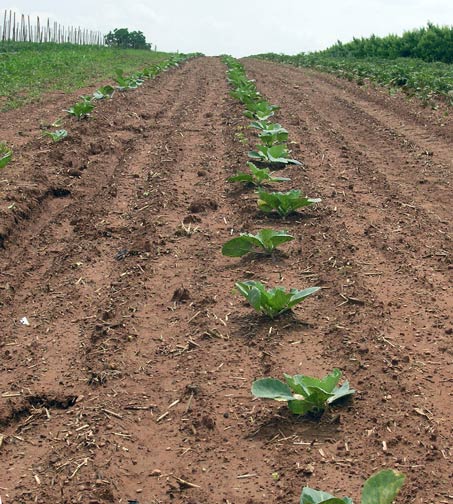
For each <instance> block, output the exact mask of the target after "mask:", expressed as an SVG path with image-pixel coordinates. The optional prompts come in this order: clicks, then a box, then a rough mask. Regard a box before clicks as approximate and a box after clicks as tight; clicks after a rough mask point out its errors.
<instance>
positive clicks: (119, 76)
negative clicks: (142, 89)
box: [113, 69, 143, 91]
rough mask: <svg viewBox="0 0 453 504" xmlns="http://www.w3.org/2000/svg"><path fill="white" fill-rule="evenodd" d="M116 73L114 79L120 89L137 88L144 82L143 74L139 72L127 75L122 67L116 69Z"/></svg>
mask: <svg viewBox="0 0 453 504" xmlns="http://www.w3.org/2000/svg"><path fill="white" fill-rule="evenodd" d="M115 74H116V77H114V78H113V80H114V81H115V82H116V83H117V84H118V89H119V90H120V91H124V90H125V89H137V88H138V87H139V86H141V85H142V84H143V79H142V76H141V75H139V74H137V75H135V76H134V75H131V76H127V75H124V72H123V70H121V69H117V70H115Z"/></svg>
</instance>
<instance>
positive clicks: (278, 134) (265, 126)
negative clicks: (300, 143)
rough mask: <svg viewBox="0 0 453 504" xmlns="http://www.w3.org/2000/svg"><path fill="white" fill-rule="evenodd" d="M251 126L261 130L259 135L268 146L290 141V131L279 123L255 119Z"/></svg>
mask: <svg viewBox="0 0 453 504" xmlns="http://www.w3.org/2000/svg"><path fill="white" fill-rule="evenodd" d="M250 126H252V127H253V128H257V129H259V130H260V133H259V134H258V136H259V138H260V139H261V141H262V142H263V145H265V146H266V147H272V146H273V145H276V144H282V143H285V142H287V141H288V131H287V130H286V129H285V128H283V127H282V126H281V125H280V124H278V123H267V122H265V121H254V122H252V123H251V124H250Z"/></svg>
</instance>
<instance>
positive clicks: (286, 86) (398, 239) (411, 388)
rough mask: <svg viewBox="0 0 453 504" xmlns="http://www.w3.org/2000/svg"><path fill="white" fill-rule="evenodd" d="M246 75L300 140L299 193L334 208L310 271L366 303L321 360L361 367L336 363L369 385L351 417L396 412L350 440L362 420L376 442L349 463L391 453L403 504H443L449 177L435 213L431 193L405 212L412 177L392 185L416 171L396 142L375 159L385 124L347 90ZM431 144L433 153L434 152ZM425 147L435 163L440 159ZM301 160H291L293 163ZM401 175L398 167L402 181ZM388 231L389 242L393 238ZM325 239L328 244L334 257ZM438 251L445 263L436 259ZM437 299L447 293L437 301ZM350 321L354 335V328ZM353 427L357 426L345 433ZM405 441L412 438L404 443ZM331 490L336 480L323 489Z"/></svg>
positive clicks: (252, 64) (289, 73) (256, 67)
mask: <svg viewBox="0 0 453 504" xmlns="http://www.w3.org/2000/svg"><path fill="white" fill-rule="evenodd" d="M246 68H247V70H248V71H249V76H250V77H251V78H256V79H257V82H258V83H259V89H260V90H261V91H262V92H263V94H264V95H265V96H267V97H268V98H269V99H270V100H271V101H272V102H275V103H279V104H280V105H281V106H282V112H280V114H279V118H280V122H282V123H283V124H285V125H287V126H289V127H290V126H291V125H292V126H293V128H291V129H290V134H292V138H293V139H294V140H297V141H299V142H300V144H299V145H297V144H296V147H298V148H300V150H301V152H302V154H301V156H300V157H301V159H303V160H305V161H306V168H305V170H304V171H303V172H302V173H301V174H300V175H301V176H300V177H298V179H299V181H301V182H302V183H301V186H302V187H304V188H307V189H306V190H307V193H309V194H310V195H311V194H313V193H315V194H313V195H317V194H316V192H318V191H319V192H320V193H321V195H322V196H323V199H324V203H323V206H324V205H325V206H327V207H330V216H329V219H328V221H325V227H324V230H323V235H322V236H323V240H324V243H325V245H324V247H327V248H328V249H330V251H328V252H327V255H326V254H322V255H324V256H325V257H324V259H321V260H320V261H319V260H318V268H319V264H320V263H321V264H325V265H326V266H328V267H330V268H331V267H332V266H333V267H335V268H338V269H339V273H343V275H344V277H343V281H342V280H341V277H338V276H337V278H336V279H335V281H332V282H331V285H336V286H338V285H342V284H343V292H344V294H345V295H346V296H351V297H354V298H358V299H360V300H362V301H365V307H364V308H362V307H360V306H358V307H356V306H354V305H351V304H346V305H345V306H347V307H349V310H350V313H349V314H344V315H343V317H340V318H339V319H338V322H337V323H336V326H335V324H333V321H332V326H333V327H332V326H331V327H330V330H329V329H328V328H326V329H327V330H326V333H325V334H326V337H325V338H324V340H325V343H327V344H328V345H329V346H330V349H329V350H328V351H327V353H328V354H330V357H331V358H332V357H334V356H335V355H337V363H338V358H339V357H340V356H341V355H342V354H344V352H345V350H346V351H347V353H348V354H349V355H350V357H351V360H355V361H357V362H358V363H360V365H359V366H358V369H357V365H352V366H351V362H344V365H343V367H342V369H346V370H348V371H349V372H353V373H354V374H355V375H356V378H355V379H353V380H352V381H353V383H357V384H367V387H366V388H367V391H365V390H363V391H362V394H361V397H359V398H358V400H361V401H363V402H362V404H361V405H360V410H357V412H356V414H357V415H360V416H361V415H363V413H364V411H362V408H364V409H365V411H368V412H372V411H379V410H380V409H382V403H383V402H384V404H385V405H386V410H387V411H388V410H390V411H391V412H392V413H391V418H392V421H393V422H394V425H393V427H394V432H393V431H392V429H391V431H392V433H391V434H389V433H386V431H385V425H387V427H389V426H390V425H392V423H391V422H390V421H389V418H387V417H386V418H385V419H384V418H382V419H379V416H377V418H374V419H372V418H370V417H369V416H368V418H365V419H363V418H362V424H359V425H355V428H356V429H357V430H356V432H357V431H360V430H364V429H363V427H362V425H363V424H366V423H367V420H368V422H369V421H370V420H373V423H374V424H375V425H373V428H372V429H371V431H372V432H371V438H372V439H365V440H362V443H363V446H362V447H357V448H358V449H359V453H353V455H354V456H353V458H354V459H355V460H358V461H360V462H359V463H358V464H357V466H359V467H362V459H363V458H364V457H367V458H369V457H370V454H373V455H372V456H371V457H372V459H373V458H374V457H375V456H376V455H375V452H376V444H377V445H378V449H380V452H381V453H378V454H377V457H378V458H377V460H387V462H386V463H387V464H388V463H389V462H388V461H389V460H390V458H389V455H393V457H394V460H393V462H392V463H391V465H392V466H395V465H396V466H398V465H401V468H402V469H403V470H404V472H406V473H407V474H408V475H409V476H410V482H409V485H407V488H406V490H405V494H406V499H407V502H427V501H430V499H432V497H430V495H432V493H431V494H430V491H432V487H434V489H435V490H434V494H435V495H436V497H437V498H440V497H443V498H446V496H447V495H448V491H447V487H448V483H447V481H446V480H445V481H442V478H441V477H439V478H433V476H434V475H440V474H442V473H445V469H446V465H447V460H448V457H449V446H448V442H447V440H448V436H449V435H451V432H450V427H449V423H448V418H449V416H450V414H451V412H450V408H449V406H448V405H449V392H448V387H446V384H448V381H449V376H450V374H449V372H448V367H449V365H450V364H451V358H450V354H449V351H448V339H449V338H448V334H449V333H450V331H451V320H450V314H451V296H448V294H449V293H450V292H451V282H450V280H451V277H450V273H449V271H450V265H449V262H448V261H449V259H448V257H449V256H448V254H449V252H450V249H451V241H450V234H449V233H451V229H450V226H449V221H448V220H447V221H445V220H442V219H439V218H438V215H442V212H444V213H445V212H446V209H447V206H445V201H443V200H442V197H441V196H442V192H443V191H446V190H447V189H446V187H448V184H449V179H448V178H447V179H446V180H445V181H444V182H443V183H442V181H441V180H440V179H439V181H438V184H439V185H441V187H440V189H439V191H438V192H439V193H440V195H441V196H440V197H439V198H438V199H437V201H438V203H437V206H434V205H435V203H434V202H436V193H435V192H434V189H436V188H437V186H433V192H432V193H431V194H430V201H431V204H430V205H429V206H428V209H426V208H424V206H425V205H423V204H422V201H421V198H420V199H419V201H417V206H416V207H415V206H414V205H411V203H413V200H409V201H408V194H407V192H408V191H407V190H406V188H407V187H408V186H410V184H409V183H407V178H408V177H409V178H410V177H412V178H413V175H412V174H407V172H406V175H405V177H406V180H405V181H404V180H403V182H405V183H404V184H402V183H399V180H397V179H396V178H395V177H394V176H393V174H394V173H396V171H395V169H396V168H397V167H398V166H403V167H404V165H405V162H407V160H408V158H409V161H410V162H412V160H411V157H412V155H411V151H410V150H407V149H405V147H404V145H403V146H401V148H400V149H399V150H398V149H397V146H395V145H393V146H394V149H395V151H393V152H392V161H393V163H391V164H390V166H388V165H387V163H386V162H384V161H383V157H382V155H381V154H380V152H379V151H380V150H384V151H388V148H387V147H386V146H385V145H384V142H385V139H384V138H383V135H382V134H381V132H385V131H390V132H391V127H389V126H388V125H385V123H384V124H382V125H381V127H380V128H379V131H377V132H376V134H375V135H374V136H373V128H374V126H375V125H376V122H375V120H374V119H373V120H371V121H370V120H368V118H367V115H366V112H363V111H360V113H356V109H357V105H356V104H355V103H352V104H351V103H348V102H347V99H348V98H345V94H344V93H343V92H341V96H340V97H338V95H336V94H334V93H332V92H331V91H330V92H329V91H327V90H326V89H324V88H323V86H322V83H321V84H320V85H319V86H318V82H317V80H316V76H315V75H314V74H313V73H310V74H309V75H308V77H307V76H306V75H305V74H304V73H303V72H302V71H300V70H295V69H287V68H286V67H282V69H280V67H279V70H278V72H275V67H274V66H273V65H271V64H267V63H265V62H258V61H249V62H247V63H246ZM321 80H322V79H321ZM313 88H316V89H319V90H320V92H319V95H318V94H317V93H308V92H307V90H309V89H313ZM289 110H291V112H288V111H289ZM285 118H286V119H285ZM348 124H349V125H352V124H354V125H355V127H354V128H352V127H348V126H347V125H348ZM390 137H391V135H390ZM391 141H392V140H391V138H390V139H389V143H390V142H391ZM359 142H360V143H362V145H361V146H360V148H358V143H359ZM411 142H412V141H411ZM412 143H415V142H412ZM440 143H442V142H440ZM363 144H366V145H363ZM434 145H436V142H434ZM427 147H428V148H429V149H431V145H430V144H428V145H427ZM298 150H299V149H298ZM433 150H434V156H435V157H436V158H437V157H441V156H437V151H436V150H435V149H433ZM297 154H298V152H297V151H296V158H297ZM441 155H442V152H441ZM397 162H398V163H399V164H396V163H397ZM444 168H445V165H444ZM418 169H419V170H423V169H424V166H423V163H419V164H418ZM389 172H390V176H389ZM404 173H405V172H404V170H402V172H401V175H399V176H400V177H401V179H403V174H404ZM308 188H311V192H310V191H309V189H308ZM410 197H411V198H413V197H414V195H413V194H410ZM395 200H396V201H395ZM398 202H399V203H398ZM431 205H432V207H431ZM432 208H434V211H431V209H432ZM398 228H399V229H398ZM395 229H397V232H398V234H397V235H396V236H395V234H394V233H392V230H395ZM318 236H319V234H318ZM329 242H333V245H334V247H333V249H334V250H332V247H331V246H330V243H329ZM434 251H439V252H442V255H440V254H439V255H438V256H436V254H435V253H434ZM317 252H321V251H320V250H319V249H318V250H317ZM321 253H322V252H321ZM329 254H330V257H329ZM333 262H334V264H332V263H333ZM345 277H346V278H345ZM438 291H440V292H443V293H445V295H443V296H438V295H436V292H438ZM348 292H349V294H348ZM351 292H352V293H353V294H352V295H351ZM424 299H426V300H429V304H428V305H427V304H426V303H423V300H424ZM340 302H341V299H340ZM337 304H340V303H337ZM335 311H337V312H338V309H335ZM365 313H366V315H365ZM358 314H359V315H358ZM345 315H346V318H344V317H345ZM363 315H365V316H363ZM356 318H358V320H354V319H356ZM342 319H343V320H342ZM357 322H359V327H360V331H358V332H357V331H356V330H354V329H353V328H351V325H355V324H356V323H357ZM338 327H339V328H340V329H341V328H343V329H344V328H347V332H348V336H346V342H345V340H344V339H343V340H335V341H332V340H331V339H330V338H328V336H327V335H328V334H329V333H333V334H336V333H338V332H339V333H340V334H341V333H342V332H343V331H342V330H340V331H339V330H338ZM351 329H352V330H351ZM354 333H356V334H354ZM367 333H368V334H367ZM335 343H336V344H335ZM345 347H346V348H345ZM373 347H374V348H376V349H377V348H379V353H377V354H374V353H373V352H372V350H371V348H373ZM340 358H341V357H340ZM354 367H356V369H354ZM361 367H366V368H367V369H366V371H365V372H363V371H361V370H360V368H361ZM383 373H385V374H383ZM385 375H388V378H385ZM370 377H371V378H370ZM376 377H378V380H376ZM382 378H385V379H384V380H382ZM392 381H393V383H392ZM373 389H374V390H375V391H377V390H379V389H380V390H381V391H382V395H380V394H379V397H375V398H373V397H370V396H371V394H372V391H373ZM384 391H386V392H384ZM389 391H390V392H389ZM383 398H384V401H383ZM386 398H387V399H386ZM355 402H357V400H356V401H355ZM415 408H417V409H418V410H419V411H421V412H422V413H423V412H425V413H427V417H425V418H424V419H423V417H421V416H420V415H417V413H416V412H415ZM427 418H429V422H427ZM348 421H349V420H348ZM381 422H383V423H381ZM386 422H387V423H386ZM353 425H354V422H352V423H351V425H350V426H351V427H352V426H353ZM348 427H349V425H348ZM388 432H390V431H388ZM412 433H417V434H416V435H415V436H414V437H413V438H412V439H411V437H412V436H411V434H412ZM352 435H353V430H350V429H349V428H347V429H346V432H345V436H346V438H347V436H352ZM380 436H382V438H381V440H382V439H384V440H385V439H386V437H387V438H388V437H391V438H392V445H393V446H395V447H397V448H395V452H396V453H397V454H398V455H396V454H394V453H393V451H394V450H393V449H391V450H388V451H389V452H392V453H385V454H384V453H382V446H379V441H378V442H376V441H377V440H376V439H375V438H379V437H380ZM373 444H374V446H373ZM367 445H369V446H367ZM402 445H403V446H402ZM404 445H405V446H404ZM343 450H344V448H343ZM414 454H415V455H414ZM446 459H447V460H446ZM411 460H412V463H409V461H411ZM364 465H365V467H366V463H365V464H364ZM376 465H377V464H376ZM363 477H366V472H364V473H363ZM334 485H335V484H334V482H332V486H331V487H332V488H333V487H334ZM326 488H328V486H327V487H326ZM427 488H428V489H431V490H427ZM415 496H416V497H415Z"/></svg>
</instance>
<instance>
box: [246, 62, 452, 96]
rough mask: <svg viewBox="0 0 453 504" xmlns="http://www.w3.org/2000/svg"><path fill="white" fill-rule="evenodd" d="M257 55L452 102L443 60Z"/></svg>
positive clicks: (449, 75)
mask: <svg viewBox="0 0 453 504" xmlns="http://www.w3.org/2000/svg"><path fill="white" fill-rule="evenodd" d="M255 57H256V58H260V59H266V60H270V61H276V62H278V63H288V64H291V65H295V66H299V67H310V68H314V69H315V70H320V71H322V72H328V73H332V74H334V75H336V76H338V77H343V78H345V79H348V80H350V81H355V82H357V83H358V84H360V85H363V84H364V83H365V82H366V81H367V80H369V81H371V82H373V83H376V84H379V85H382V86H388V87H389V88H391V89H400V90H402V91H403V92H404V93H405V94H407V95H408V96H416V97H417V98H420V99H421V100H423V101H424V102H426V103H428V102H429V101H430V100H432V99H433V98H442V99H445V100H446V101H447V103H448V104H450V105H453V66H452V65H449V64H446V63H426V62H424V61H422V60H419V59H410V58H399V59H394V60H386V59H382V60H380V59H374V58H368V59H365V58H353V57H347V58H346V57H332V56H327V55H323V54H316V53H314V54H298V55H296V56H287V55H285V54H275V53H268V54H259V55H257V56H255Z"/></svg>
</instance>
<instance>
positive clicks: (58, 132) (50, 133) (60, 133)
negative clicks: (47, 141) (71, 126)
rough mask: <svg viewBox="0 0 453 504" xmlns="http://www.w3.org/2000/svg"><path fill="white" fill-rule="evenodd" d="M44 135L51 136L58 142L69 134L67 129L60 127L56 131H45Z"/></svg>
mask: <svg viewBox="0 0 453 504" xmlns="http://www.w3.org/2000/svg"><path fill="white" fill-rule="evenodd" d="M43 135H45V136H48V137H50V138H51V139H52V140H53V141H54V142H55V143H56V142H60V141H61V140H63V138H66V137H67V136H68V132H67V131H66V130H65V129H60V130H56V131H44V132H43Z"/></svg>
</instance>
